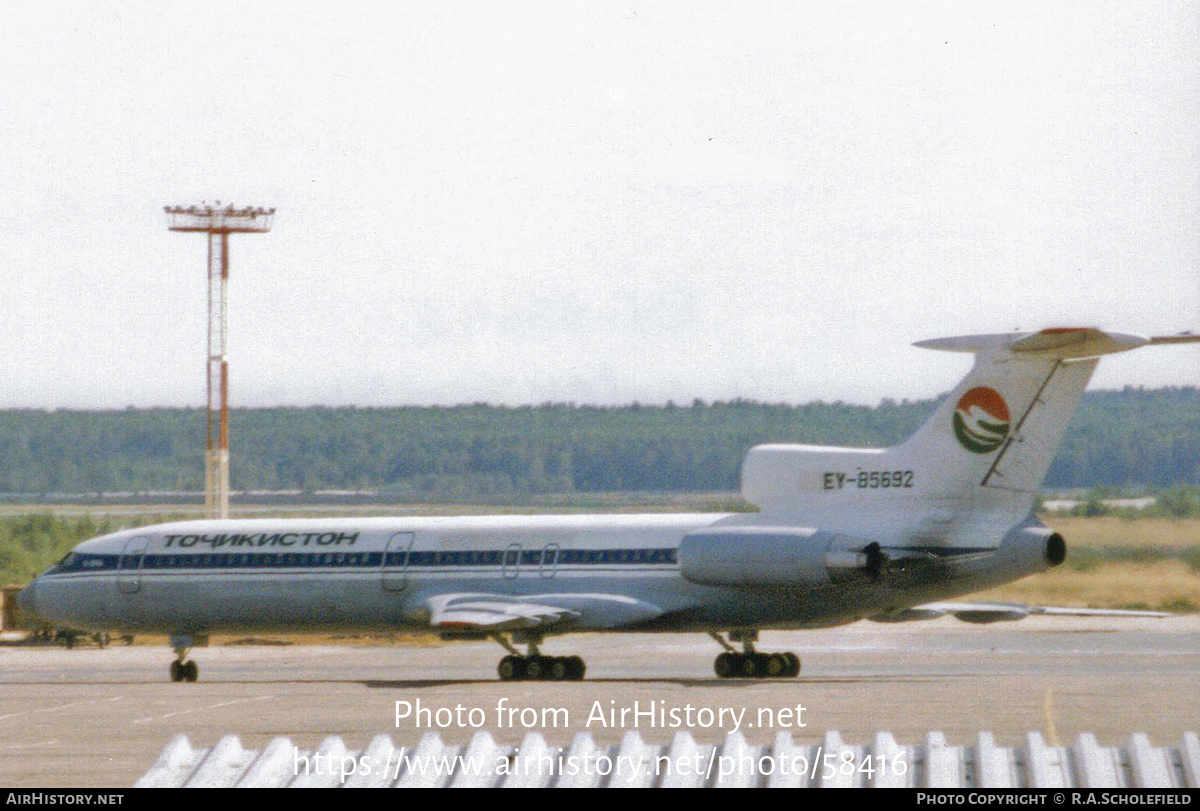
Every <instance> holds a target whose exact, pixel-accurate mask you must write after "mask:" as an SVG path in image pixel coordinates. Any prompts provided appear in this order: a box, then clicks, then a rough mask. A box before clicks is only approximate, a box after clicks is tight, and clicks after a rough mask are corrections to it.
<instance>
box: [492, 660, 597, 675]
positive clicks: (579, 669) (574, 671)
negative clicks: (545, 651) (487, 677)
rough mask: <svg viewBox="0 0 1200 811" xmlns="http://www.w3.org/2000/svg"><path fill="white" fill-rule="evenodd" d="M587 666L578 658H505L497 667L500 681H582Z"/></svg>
mask: <svg viewBox="0 0 1200 811" xmlns="http://www.w3.org/2000/svg"><path fill="white" fill-rule="evenodd" d="M586 672H587V665H585V664H584V662H583V659H581V658H580V657H578V656H541V655H534V656H516V655H509V656H505V657H504V658H503V659H501V660H500V664H499V665H498V666H497V667H496V673H497V674H498V675H499V676H500V681H580V680H581V679H583V674H584V673H586Z"/></svg>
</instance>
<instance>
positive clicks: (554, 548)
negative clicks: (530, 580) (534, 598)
mask: <svg viewBox="0 0 1200 811" xmlns="http://www.w3.org/2000/svg"><path fill="white" fill-rule="evenodd" d="M557 569H558V544H556V543H552V544H547V545H546V548H545V549H543V550H542V563H541V566H539V567H538V573H539V574H540V575H541V576H542V577H554V573H555V571H556V570H557Z"/></svg>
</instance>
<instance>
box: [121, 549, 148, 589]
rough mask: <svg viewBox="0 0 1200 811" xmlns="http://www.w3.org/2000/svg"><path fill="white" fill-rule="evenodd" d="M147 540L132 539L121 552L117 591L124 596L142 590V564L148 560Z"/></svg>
mask: <svg viewBox="0 0 1200 811" xmlns="http://www.w3.org/2000/svg"><path fill="white" fill-rule="evenodd" d="M147 542H148V539H147V538H144V537H142V538H130V539H129V540H128V541H126V542H125V548H124V549H122V550H121V560H120V562H119V563H118V564H117V590H118V591H120V592H121V593H122V594H136V593H137V592H138V591H140V590H141V588H142V562H143V561H144V560H145V558H146V544H147Z"/></svg>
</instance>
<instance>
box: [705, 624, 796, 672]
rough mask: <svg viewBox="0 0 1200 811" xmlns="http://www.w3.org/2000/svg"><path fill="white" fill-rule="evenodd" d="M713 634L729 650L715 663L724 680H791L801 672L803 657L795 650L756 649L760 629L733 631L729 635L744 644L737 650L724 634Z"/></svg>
mask: <svg viewBox="0 0 1200 811" xmlns="http://www.w3.org/2000/svg"><path fill="white" fill-rule="evenodd" d="M708 635H709V636H711V637H712V638H713V639H715V640H717V643H718V644H720V646H721V647H723V648H724V649H725V652H724V653H722V654H721V655H720V656H718V657H717V658H716V660H715V661H714V662H713V671H715V672H716V674H717V676H719V677H720V678H722V679H791V678H795V677H796V676H799V675H800V657H799V656H797V655H796V654H794V653H792V652H791V651H785V652H783V653H759V652H758V651H756V650H754V643H755V642H756V641H758V632H757V631H730V632H729V638H730V639H731V640H733V641H734V642H741V643H743V647H744V650H741V651H739V650H737V649H736V648H734V647H733V646H732V645H730V644H729V643H728V642H726V641H725V640H724V639H722V638H721V635H720V634H718V633H716V632H713V631H709V634H708Z"/></svg>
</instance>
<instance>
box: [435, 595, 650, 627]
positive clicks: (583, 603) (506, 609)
mask: <svg viewBox="0 0 1200 811" xmlns="http://www.w3.org/2000/svg"><path fill="white" fill-rule="evenodd" d="M426 605H427V606H428V609H429V624H430V626H432V627H434V628H444V629H446V630H451V629H471V630H477V631H508V630H518V629H531V628H548V627H550V626H553V625H569V624H571V623H572V622H574V621H576V620H580V619H586V620H587V624H588V626H589V627H594V628H620V627H622V626H627V625H635V624H637V623H639V622H645V621H647V620H650V619H653V618H655V617H657V616H659V615H661V614H662V613H663V612H662V609H660V608H659V607H658V606H655V605H652V604H650V603H647V602H644V601H642V600H638V599H635V598H633V597H626V596H624V595H620V594H593V593H584V594H578V593H567V594H528V595H513V594H489V593H471V594H440V595H438V596H436V597H430V598H429V600H427V601H426Z"/></svg>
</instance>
